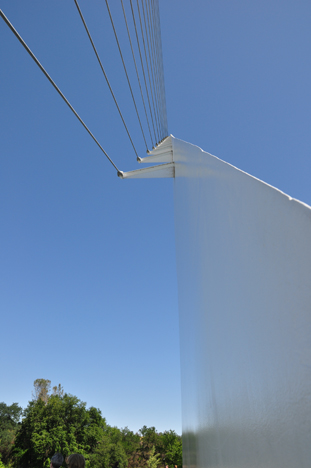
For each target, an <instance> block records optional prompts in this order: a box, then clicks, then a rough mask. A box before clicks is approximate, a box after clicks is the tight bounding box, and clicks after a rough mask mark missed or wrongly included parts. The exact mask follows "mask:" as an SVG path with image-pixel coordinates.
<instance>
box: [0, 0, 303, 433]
mask: <svg viewBox="0 0 311 468" xmlns="http://www.w3.org/2000/svg"><path fill="white" fill-rule="evenodd" d="M110 3H111V8H112V13H113V15H114V18H115V20H116V25H117V26H118V31H119V34H120V41H121V44H122V45H123V46H124V48H125V51H127V52H128V49H127V47H128V44H127V42H126V31H125V28H124V26H123V22H122V21H123V18H122V16H121V9H120V4H119V2H113V3H112V1H111V2H110ZM125 3H126V7H127V8H128V2H125ZM79 4H80V7H81V9H82V11H83V13H84V15H85V18H86V21H87V24H88V26H89V28H90V31H91V34H92V36H93V39H94V41H95V44H96V46H97V47H98V51H99V53H100V56H101V59H102V62H103V64H104V66H105V69H106V72H107V74H108V76H109V78H110V80H111V84H112V86H113V89H114V91H115V94H116V96H117V99H118V101H119V104H120V107H121V109H122V111H123V113H124V116H125V119H126V121H127V123H128V125H129V127H130V131H131V134H132V136H133V139H134V142H135V144H136V145H137V148H138V151H139V154H140V155H141V156H142V157H144V156H145V148H144V144H143V140H142V137H141V134H140V132H139V128H138V125H137V122H136V120H135V114H134V110H133V105H132V103H131V98H130V95H129V91H128V88H127V84H126V81H125V78H124V73H123V70H122V65H121V62H120V59H119V56H118V52H117V48H116V44H115V40H114V37H113V35H112V34H113V33H112V29H111V25H110V23H109V18H108V14H107V11H106V6H105V2H103V1H94V2H87V1H86V0H84V1H82V0H81V1H80V2H79ZM0 5H1V6H0V8H1V9H2V10H3V11H4V13H5V14H6V15H7V16H8V18H9V20H10V21H11V22H12V23H13V25H14V26H15V28H16V29H17V30H18V31H19V33H20V34H21V36H22V37H23V38H24V39H25V41H26V42H27V44H28V45H29V47H30V48H31V49H32V50H33V52H34V53H35V55H36V56H37V57H38V59H39V60H40V61H41V63H42V64H43V66H44V67H45V68H46V69H47V71H48V72H49V73H50V75H51V76H52V78H53V79H54V80H55V82H56V83H57V85H58V86H59V87H60V89H61V90H62V91H63V92H64V94H65V95H66V97H67V98H68V99H69V101H70V102H71V104H72V105H73V106H74V107H75V109H76V110H77V111H78V113H79V114H80V115H81V117H82V118H83V119H84V121H85V122H86V124H87V125H88V126H89V127H90V129H91V130H92V132H93V133H94V135H95V136H96V137H97V138H98V140H99V141H100V143H101V144H102V145H103V147H104V148H105V150H106V151H107V152H108V154H109V155H110V157H111V158H112V159H113V160H114V162H115V163H116V164H117V166H118V167H119V168H120V169H121V170H125V171H126V170H132V169H136V168H139V167H140V166H138V164H137V163H136V158H135V155H134V153H133V150H132V148H131V145H130V143H129V141H128V138H127V135H126V133H125V131H124V129H123V127H122V124H121V123H120V118H119V116H118V114H117V111H116V109H115V107H114V103H113V102H112V99H111V96H110V95H109V91H108V88H107V85H106V83H105V81H104V78H103V76H102V74H101V71H100V69H99V66H98V63H97V62H96V59H95V56H94V53H93V51H92V49H91V47H90V44H89V42H88V40H87V37H86V34H85V31H84V30H83V26H82V23H81V20H80V18H79V16H78V13H77V11H76V8H75V5H74V2H73V1H72V2H62V1H60V0H56V1H54V2H42V1H39V0H34V1H32V2H31V5H29V4H26V2H22V1H17V0H11V1H10V2H8V1H2V2H1V4H0ZM160 12H161V27H162V44H163V57H164V72H165V86H166V99H167V109H168V123H169V132H170V133H172V134H173V135H174V136H175V137H177V138H181V139H183V140H186V141H189V142H190V143H193V144H196V145H198V146H200V147H201V148H202V149H204V150H205V151H208V152H210V153H212V154H215V155H216V156H218V157H220V158H221V159H223V160H225V161H227V162H229V163H231V164H233V165H235V166H237V167H239V168H240V169H242V170H244V171H246V172H248V173H250V174H252V175H254V176H255V177H258V178H260V179H262V180H264V181H265V182H268V183H269V184H271V185H273V186H275V187H277V188H279V189H281V190H282V191H284V192H286V193H288V194H289V195H291V196H292V197H294V198H298V199H300V200H302V201H303V202H305V203H307V204H309V205H311V185H310V181H309V179H310V177H309V174H310V169H311V160H310V148H311V143H310V133H311V132H310V130H311V129H310V121H311V119H310V117H311V93H310V83H311V62H310V52H311V35H310V20H311V4H310V2H308V1H287V0H285V1H274V2H270V1H267V0H263V1H261V2H249V1H236V2H232V1H229V0H226V1H222V0H219V1H215V0H213V1H206V0H204V1H203V0H201V1H199V0H195V1H193V2H189V1H188V2H186V1H184V0H178V1H177V0H166V1H164V0H160ZM0 41H1V48H0V64H1V65H0V83H1V95H0V116H1V125H0V138H1V140H0V141H1V145H0V216H1V218H0V219H1V229H0V313H1V340H0V358H1V385H0V388H1V391H0V401H5V402H6V403H7V404H11V403H12V402H15V401H16V402H18V403H20V404H21V405H22V406H23V407H25V406H26V405H27V402H28V400H29V399H31V391H32V384H33V381H34V380H35V379H36V378H47V379H50V380H51V381H52V385H57V384H58V383H61V384H62V385H63V387H64V389H65V391H67V392H69V393H72V394H74V395H77V396H78V397H79V398H80V399H81V400H83V401H86V402H87V405H88V406H96V407H99V408H100V409H101V410H102V413H103V415H104V416H105V417H106V418H107V422H108V423H109V424H112V425H117V426H118V427H124V426H128V427H129V428H130V429H132V430H135V431H136V430H138V429H139V428H140V427H142V426H143V425H144V424H146V425H148V426H151V425H154V426H156V428H157V429H158V430H165V429H175V430H176V431H177V432H178V433H181V401H180V369H179V338H178V293H177V280H176V267H175V243H174V236H175V233H174V206H173V190H174V185H173V184H174V182H173V180H171V179H164V180H152V179H147V180H120V179H118V178H117V177H116V173H115V170H114V169H113V167H112V166H111V165H110V164H109V162H108V161H107V160H106V159H105V158H104V157H103V155H102V153H101V152H100V150H99V149H98V148H97V147H96V145H95V143H94V142H93V141H92V140H91V138H90V137H89V135H88V134H87V133H86V131H85V130H84V129H83V128H82V126H81V124H80V123H79V122H78V121H77V120H76V118H75V117H74V116H73V114H72V113H71V112H70V110H69V109H68V108H67V107H66V105H65V104H64V102H63V101H62V100H61V98H60V97H59V96H58V95H57V93H56V92H55V90H54V89H53V88H52V86H51V85H50V83H49V82H48V81H47V80H46V78H45V77H44V76H43V74H42V73H41V72H40V70H39V69H38V68H37V67H36V65H35V64H34V63H33V62H32V60H31V59H30V57H29V56H28V54H27V53H26V52H25V50H24V49H23V48H22V46H21V44H20V43H19V42H18V41H17V39H16V38H15V37H14V36H13V34H12V32H11V31H10V30H9V29H8V27H7V26H6V25H5V24H4V22H3V21H1V22H0ZM125 56H126V57H127V60H129V69H130V70H131V68H130V55H129V53H126V54H125Z"/></svg>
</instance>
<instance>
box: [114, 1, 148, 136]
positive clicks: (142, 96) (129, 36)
mask: <svg viewBox="0 0 311 468" xmlns="http://www.w3.org/2000/svg"><path fill="white" fill-rule="evenodd" d="M121 4H122V10H123V16H124V20H125V24H126V29H127V35H128V38H129V42H130V46H131V50H132V56H133V60H134V64H135V70H136V75H137V79H138V84H139V89H140V94H141V98H142V101H143V106H144V110H145V115H146V120H147V124H148V129H149V135H150V139H151V144H152V145H153V138H152V135H151V129H150V124H149V118H148V114H147V109H146V104H145V99H144V94H143V90H142V87H141V83H140V78H139V73H138V68H137V63H136V59H135V54H134V49H133V43H132V40H131V35H130V30H129V27H128V22H127V18H126V13H125V9H124V5H123V0H121Z"/></svg>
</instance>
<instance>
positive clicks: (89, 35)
mask: <svg viewBox="0 0 311 468" xmlns="http://www.w3.org/2000/svg"><path fill="white" fill-rule="evenodd" d="M74 2H75V4H76V7H77V10H78V12H79V15H80V18H81V20H82V23H83V25H84V28H85V30H86V32H87V35H88V37H89V40H90V42H91V44H92V47H93V50H94V52H95V55H96V57H97V60H98V63H99V65H100V68H101V69H102V72H103V74H104V77H105V79H106V82H107V85H108V87H109V90H110V93H111V95H112V97H113V100H114V103H115V105H116V107H117V109H118V111H119V114H120V117H121V119H122V122H123V125H124V128H125V130H126V132H127V135H128V137H129V139H130V142H131V143H132V147H133V149H134V152H135V154H136V156H137V157H138V154H137V151H136V148H135V145H134V143H133V140H132V138H131V135H130V132H129V131H128V128H127V126H126V123H125V120H124V118H123V115H122V112H121V110H120V107H119V105H118V103H117V100H116V97H115V95H114V93H113V91H112V87H111V85H110V83H109V80H108V77H107V75H106V72H105V70H104V67H103V65H102V63H101V60H100V58H99V55H98V53H97V50H96V47H95V45H94V42H93V40H92V37H91V34H90V32H89V30H88V27H87V25H86V22H85V20H84V17H83V15H82V12H81V10H80V7H79V5H78V2H77V0H74Z"/></svg>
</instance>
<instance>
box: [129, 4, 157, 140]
mask: <svg viewBox="0 0 311 468" xmlns="http://www.w3.org/2000/svg"><path fill="white" fill-rule="evenodd" d="M130 5H131V10H132V16H133V23H134V28H135V34H136V40H137V46H138V51H139V57H140V62H141V67H142V71H143V77H144V82H145V88H146V94H147V99H148V105H149V111H150V116H151V122H152V127H153V133H154V136H155V141H157V136H156V131H155V126H154V121H153V115H152V111H151V104H150V99H149V92H148V86H147V81H146V75H145V69H144V63H143V59H142V54H141V49H140V45H139V38H138V31H137V26H136V21H135V14H134V9H133V3H132V0H130Z"/></svg>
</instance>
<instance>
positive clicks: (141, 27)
mask: <svg viewBox="0 0 311 468" xmlns="http://www.w3.org/2000/svg"><path fill="white" fill-rule="evenodd" d="M137 10H138V17H139V23H140V29H141V36H142V39H143V46H144V52H145V59H146V65H147V73H148V79H149V86H150V94H151V99H152V107H153V111H154V116H155V122H156V127H157V132H158V139H157V142H159V140H160V138H159V126H158V120H157V118H156V117H157V116H156V109H155V105H154V99H153V92H152V85H151V79H150V71H149V64H148V57H147V51H146V44H145V37H144V30H143V25H142V19H141V14H140V7H139V0H137Z"/></svg>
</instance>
